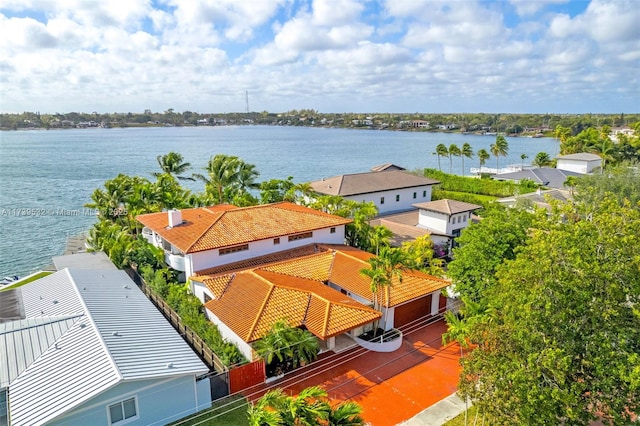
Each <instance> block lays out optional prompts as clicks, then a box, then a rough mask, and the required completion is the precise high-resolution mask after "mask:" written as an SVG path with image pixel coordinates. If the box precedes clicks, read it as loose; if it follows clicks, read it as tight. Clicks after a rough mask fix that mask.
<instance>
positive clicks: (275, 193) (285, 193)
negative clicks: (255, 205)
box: [260, 176, 295, 204]
mask: <svg viewBox="0 0 640 426" xmlns="http://www.w3.org/2000/svg"><path fill="white" fill-rule="evenodd" d="M294 187H295V184H294V183H293V177H292V176H289V177H287V178H286V179H270V180H267V181H264V182H261V183H260V204H270V203H276V202H278V201H285V200H287V201H293V199H288V197H289V195H290V194H291V191H292V189H293V188H294Z"/></svg>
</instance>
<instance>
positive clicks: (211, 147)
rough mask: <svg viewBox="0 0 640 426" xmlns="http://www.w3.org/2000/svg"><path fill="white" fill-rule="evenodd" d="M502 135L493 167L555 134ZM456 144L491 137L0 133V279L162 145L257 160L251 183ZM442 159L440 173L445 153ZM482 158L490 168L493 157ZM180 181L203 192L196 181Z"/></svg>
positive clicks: (406, 159) (304, 177) (361, 167)
mask: <svg viewBox="0 0 640 426" xmlns="http://www.w3.org/2000/svg"><path fill="white" fill-rule="evenodd" d="M507 141H508V142H509V155H508V156H507V157H506V158H500V167H502V166H504V165H506V164H520V162H521V159H520V156H521V154H526V155H527V156H528V157H529V160H527V161H531V159H533V158H534V157H535V155H536V154H537V153H538V152H541V151H544V152H547V153H548V154H550V155H551V156H553V155H555V154H556V152H557V142H556V141H555V140H554V139H549V138H539V139H531V138H507ZM464 142H468V143H469V144H471V146H472V147H473V150H474V152H476V151H478V150H479V149H481V148H484V149H486V150H489V146H490V145H491V144H492V143H493V142H495V136H479V135H461V134H442V133H414V132H393V131H375V130H350V129H326V128H307V127H266V126H264V127H263V126H238V127H233V126H225V127H172V128H126V129H74V130H55V131H54V130H51V131H15V132H0V278H1V277H4V276H6V275H20V276H22V275H25V274H27V273H30V272H33V271H36V270H38V269H40V268H42V267H44V266H46V265H48V264H50V263H51V257H52V256H57V255H60V254H61V253H62V251H63V250H64V248H65V245H66V240H67V238H68V237H69V236H72V235H76V234H79V233H81V232H84V231H86V230H87V229H89V228H90V227H91V225H92V224H93V222H94V221H95V216H93V215H92V213H93V212H91V211H89V210H88V209H84V208H83V206H84V204H86V203H88V202H90V195H91V193H92V192H93V190H94V189H96V188H99V187H101V186H102V184H103V182H104V181H105V180H107V179H111V178H113V177H115V176H116V175H117V174H118V173H125V174H129V175H139V176H143V177H147V178H152V175H151V173H153V172H155V171H158V170H159V169H158V164H157V162H156V157H157V156H158V155H163V154H166V153H168V152H169V151H176V152H179V153H181V154H182V155H183V156H184V158H185V161H188V162H190V163H191V165H192V167H193V169H192V172H202V168H203V167H204V166H205V165H206V163H207V161H208V159H209V158H210V157H211V156H213V155H215V154H229V155H237V156H239V157H240V158H242V159H243V160H244V161H246V162H248V163H252V164H255V165H256V166H257V169H258V171H259V172H260V178H259V180H267V179H272V178H278V179H286V178H287V177H288V176H292V177H293V180H294V182H306V181H311V180H316V179H320V178H322V177H329V176H334V175H338V174H345V173H357V172H365V171H368V170H369V169H370V168H371V167H372V166H374V165H378V164H383V163H395V164H398V165H400V166H403V167H405V168H407V169H410V170H414V169H423V168H425V167H431V168H437V167H438V161H437V158H436V156H434V155H433V154H432V153H433V152H434V151H435V147H436V145H437V144H439V143H444V144H445V145H446V146H449V145H450V144H453V143H455V144H457V145H458V146H461V145H462V144H463V143H464ZM440 161H441V163H442V170H443V171H448V170H449V160H448V159H446V158H443V159H441V160H440ZM486 165H487V166H488V167H495V158H491V159H490V160H489V161H487V164H486ZM471 167H478V161H477V159H476V158H474V159H471V160H469V159H465V169H466V172H465V174H469V168H471ZM452 171H453V173H457V174H462V164H461V159H460V158H454V159H453V168H452ZM185 186H187V187H189V189H192V190H194V191H202V190H203V185H202V183H198V182H194V183H191V182H189V183H186V184H185Z"/></svg>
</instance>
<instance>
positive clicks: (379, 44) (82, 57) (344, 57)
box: [0, 0, 640, 113]
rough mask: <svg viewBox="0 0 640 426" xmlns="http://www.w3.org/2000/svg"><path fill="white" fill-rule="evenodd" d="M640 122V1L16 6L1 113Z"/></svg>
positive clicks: (218, 0) (13, 0)
mask: <svg viewBox="0 0 640 426" xmlns="http://www.w3.org/2000/svg"><path fill="white" fill-rule="evenodd" d="M247 98H248V105H249V110H250V111H269V112H286V111H290V110H294V109H297V110H299V109H314V110H316V111H318V112H323V113H332V112H336V113H341V112H344V113H348V112H356V113H358V112H359V113H365V112H370V113H376V112H377V113H383V112H397V113H453V112H457V113H465V112H486V113H621V112H624V113H638V112H640V3H639V2H638V1H637V0H533V1H529V0H496V1H487V0H483V1H475V0H463V1H455V0H449V1H431V0H360V1H354V0H313V1H311V0H308V1H302V0H100V1H94V0H0V112H4V113H19V112H23V111H40V112H41V113H56V112H59V113H64V112H72V111H75V112H87V113H90V112H94V111H95V112H100V113H105V112H143V111H144V110H146V109H150V110H151V111H153V112H163V111H166V110H168V109H173V110H174V111H175V112H183V111H187V110H188V111H194V112H200V113H225V112H244V111H245V110H246V108H247Z"/></svg>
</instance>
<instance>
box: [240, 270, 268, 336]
mask: <svg viewBox="0 0 640 426" xmlns="http://www.w3.org/2000/svg"><path fill="white" fill-rule="evenodd" d="M250 274H252V275H254V276H256V277H257V278H258V279H259V280H260V281H263V282H265V283H266V284H267V285H268V286H269V291H268V292H267V295H266V297H265V298H264V301H263V302H262V305H260V309H258V312H257V315H256V319H255V320H254V321H253V324H251V327H249V331H248V333H247V339H246V340H245V341H249V339H251V336H252V335H253V333H254V332H255V331H256V327H257V326H258V321H259V320H260V318H261V317H262V314H263V313H264V310H265V308H266V307H267V303H269V299H270V298H271V296H272V295H273V290H274V289H275V284H273V283H272V282H270V281H269V280H267V279H265V278H263V277H261V276H260V275H259V274H256V273H255V272H254V271H253V270H251V271H250Z"/></svg>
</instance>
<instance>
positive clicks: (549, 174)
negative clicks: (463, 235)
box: [493, 157, 600, 189]
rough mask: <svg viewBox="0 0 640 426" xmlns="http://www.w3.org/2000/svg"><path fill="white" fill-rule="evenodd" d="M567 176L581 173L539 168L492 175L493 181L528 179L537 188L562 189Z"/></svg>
mask: <svg viewBox="0 0 640 426" xmlns="http://www.w3.org/2000/svg"><path fill="white" fill-rule="evenodd" d="M598 158H600V157H598ZM569 176H581V173H578V172H575V171H570V170H561V169H554V168H552V167H540V168H534V169H524V170H520V171H516V172H511V173H499V174H497V175H494V176H493V179H495V180H510V181H514V182H520V181H521V180H523V179H528V180H530V181H533V182H535V183H536V184H538V185H539V186H546V187H547V188H555V189H562V188H565V187H566V185H565V184H564V183H565V182H566V181H567V178H568V177H569Z"/></svg>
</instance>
